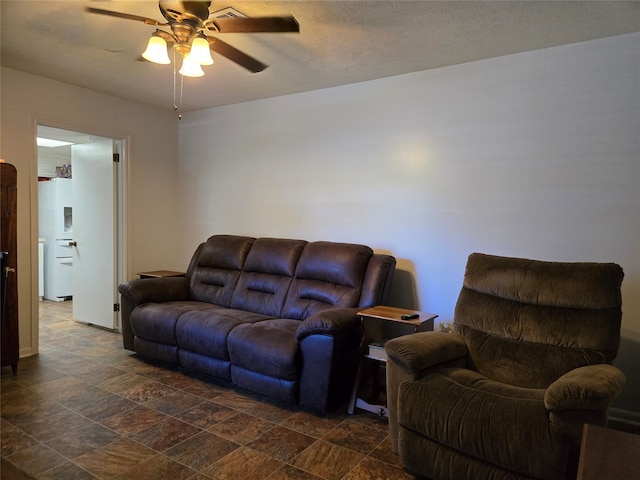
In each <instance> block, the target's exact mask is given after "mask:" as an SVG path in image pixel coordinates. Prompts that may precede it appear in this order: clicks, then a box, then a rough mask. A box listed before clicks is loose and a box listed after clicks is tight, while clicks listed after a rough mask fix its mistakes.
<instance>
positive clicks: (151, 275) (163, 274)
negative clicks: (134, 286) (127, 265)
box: [137, 270, 185, 278]
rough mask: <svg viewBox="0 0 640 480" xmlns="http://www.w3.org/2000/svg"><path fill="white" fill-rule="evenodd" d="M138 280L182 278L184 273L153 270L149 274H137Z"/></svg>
mask: <svg viewBox="0 0 640 480" xmlns="http://www.w3.org/2000/svg"><path fill="white" fill-rule="evenodd" d="M137 275H138V276H139V277H140V278H163V277H184V276H185V273H184V272H174V271H173V270H153V271H151V272H139V273H138V274H137Z"/></svg>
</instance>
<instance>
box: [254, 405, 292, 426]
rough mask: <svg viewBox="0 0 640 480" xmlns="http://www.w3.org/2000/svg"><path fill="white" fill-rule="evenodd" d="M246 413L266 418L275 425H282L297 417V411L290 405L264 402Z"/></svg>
mask: <svg viewBox="0 0 640 480" xmlns="http://www.w3.org/2000/svg"><path fill="white" fill-rule="evenodd" d="M246 413H249V414H251V415H255V416H256V417H261V418H264V419H265V420H269V421H270V422H273V423H281V422H284V421H285V420H287V419H288V418H291V417H292V416H293V415H295V413H296V409H295V408H294V407H291V406H289V405H280V404H278V403H274V402H270V401H264V402H259V403H258V404H257V405H256V406H255V407H251V408H249V409H247V411H246Z"/></svg>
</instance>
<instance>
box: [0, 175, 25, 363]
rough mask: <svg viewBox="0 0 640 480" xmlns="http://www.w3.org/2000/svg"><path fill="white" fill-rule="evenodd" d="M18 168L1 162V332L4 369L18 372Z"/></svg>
mask: <svg viewBox="0 0 640 480" xmlns="http://www.w3.org/2000/svg"><path fill="white" fill-rule="evenodd" d="M17 179H18V176H17V172H16V167H14V166H13V165H11V164H9V163H0V184H1V185H2V188H1V195H0V215H1V216H2V218H1V219H0V220H1V225H0V252H2V254H1V255H0V257H1V258H0V260H1V261H2V270H1V271H0V277H1V278H2V285H1V287H0V297H1V298H0V301H1V305H0V315H1V318H0V327H1V329H2V333H1V336H2V355H1V356H2V366H3V367H4V366H5V365H11V368H12V369H13V373H16V372H17V370H18V358H19V357H20V354H19V350H20V344H19V341H18V255H17V251H16V250H17V246H18V235H17V204H18V185H17Z"/></svg>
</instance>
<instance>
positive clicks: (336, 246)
mask: <svg viewBox="0 0 640 480" xmlns="http://www.w3.org/2000/svg"><path fill="white" fill-rule="evenodd" d="M372 255H373V251H372V250H371V248H369V247H367V246H365V245H357V244H350V243H335V242H311V243H309V244H307V245H306V247H305V248H304V250H303V252H302V255H301V256H300V260H299V261H298V265H297V268H296V272H295V278H294V279H293V281H292V282H291V287H290V288H289V292H288V294H287V298H286V301H285V304H284V308H283V310H282V317H283V318H294V319H299V320H304V319H305V318H307V317H308V316H309V315H312V314H314V313H316V312H319V311H321V310H326V309H328V308H340V307H357V306H358V304H359V301H360V295H361V293H362V283H363V279H364V275H365V271H366V270H367V265H368V264H369V259H370V258H371V256H372Z"/></svg>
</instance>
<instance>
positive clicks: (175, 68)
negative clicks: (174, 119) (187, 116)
mask: <svg viewBox="0 0 640 480" xmlns="http://www.w3.org/2000/svg"><path fill="white" fill-rule="evenodd" d="M177 76H178V66H177V64H176V50H175V48H174V49H173V111H174V112H178V120H182V91H183V90H184V75H180V77H181V78H180V99H179V100H180V101H179V103H178V102H177V101H176V100H177V99H176V97H177V81H176V77H177Z"/></svg>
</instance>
